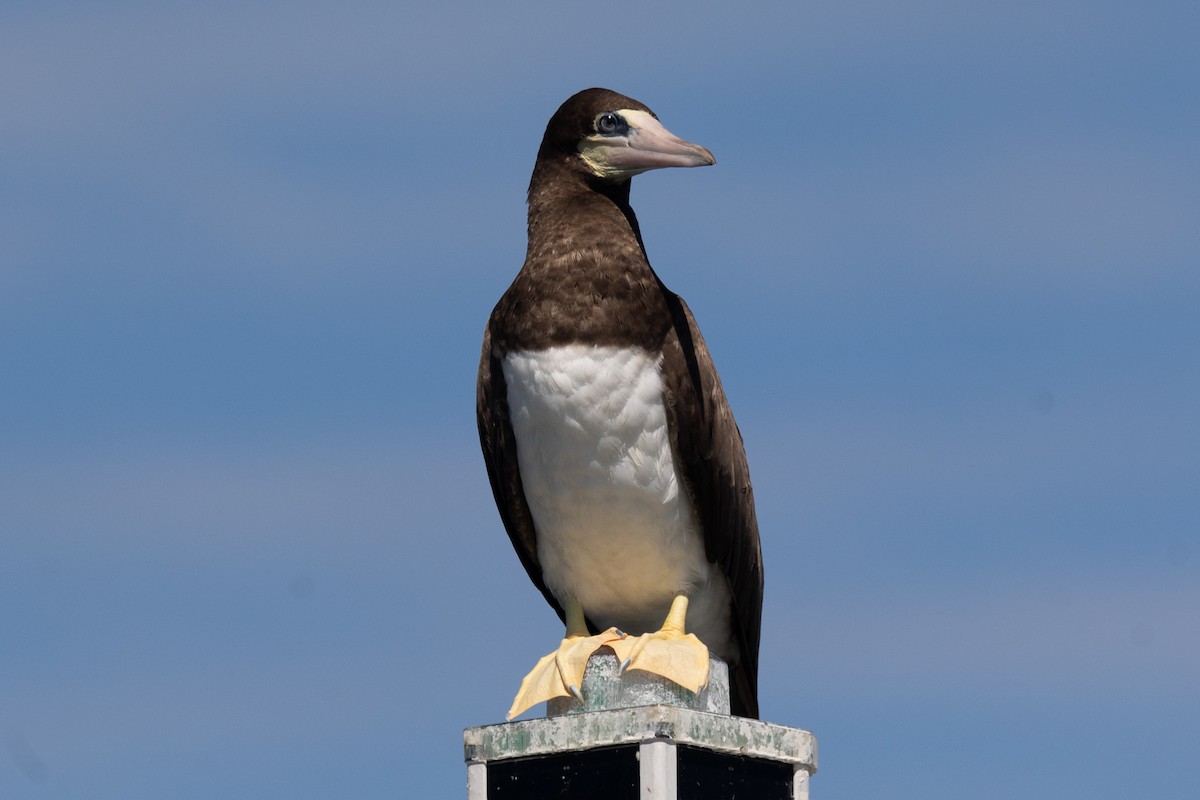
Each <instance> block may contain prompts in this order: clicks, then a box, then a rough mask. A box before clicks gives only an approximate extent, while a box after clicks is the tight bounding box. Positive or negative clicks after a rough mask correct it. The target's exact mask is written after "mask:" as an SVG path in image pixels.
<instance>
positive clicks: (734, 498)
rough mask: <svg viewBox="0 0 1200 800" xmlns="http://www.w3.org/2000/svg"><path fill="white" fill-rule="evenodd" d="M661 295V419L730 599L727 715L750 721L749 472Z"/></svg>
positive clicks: (753, 674)
mask: <svg viewBox="0 0 1200 800" xmlns="http://www.w3.org/2000/svg"><path fill="white" fill-rule="evenodd" d="M663 291H664V295H665V296H666V300H667V303H668V305H669V306H670V308H671V317H672V323H673V325H672V328H673V329H672V331H671V332H670V333H669V334H668V336H667V340H666V342H665V343H664V345H663V379H664V387H663V388H664V392H665V399H666V406H667V420H668V424H669V425H670V426H671V429H672V431H673V433H674V440H675V442H676V452H675V456H676V458H677V459H678V463H679V465H680V468H681V471H682V473H683V476H684V479H685V481H686V482H687V483H688V490H689V492H690V494H691V498H692V502H693V503H694V504H695V507H696V510H697V513H698V516H699V518H700V526H701V528H702V530H703V531H704V548H705V552H706V553H707V555H708V560H709V561H710V562H712V563H716V564H719V565H720V566H721V569H722V570H723V571H724V573H725V577H726V578H728V579H729V586H730V589H731V590H732V593H733V613H732V615H731V619H732V622H733V625H734V628H735V630H734V633H735V637H736V640H737V642H738V646H739V649H740V651H741V653H740V662H739V663H738V664H736V665H731V670H730V679H731V684H732V685H731V687H730V688H731V693H732V709H731V710H732V711H733V713H734V714H737V715H739V716H747V717H754V718H757V717H758V643H759V632H760V630H761V626H762V594H763V570H762V551H761V548H760V545H759V539H758V520H757V518H756V516H755V514H754V493H753V490H752V489H751V487H750V470H749V468H748V467H747V465H746V452H745V449H744V448H743V446H742V434H741V432H740V431H739V430H738V427H737V423H736V422H734V420H733V412H731V411H730V409H729V403H728V401H727V400H726V399H725V391H724V390H723V389H722V388H721V379H720V378H719V377H718V376H717V370H716V368H715V367H714V366H713V362H712V357H711V356H710V355H709V352H708V347H707V346H706V345H705V343H704V337H702V336H701V335H700V329H699V327H698V326H697V325H696V320H695V319H694V318H693V317H692V312H691V310H690V309H688V307H687V304H686V303H684V302H683V300H682V299H681V298H680V297H679V296H678V295H675V294H673V293H671V292H670V291H668V290H666V289H665V288H664V290H663Z"/></svg>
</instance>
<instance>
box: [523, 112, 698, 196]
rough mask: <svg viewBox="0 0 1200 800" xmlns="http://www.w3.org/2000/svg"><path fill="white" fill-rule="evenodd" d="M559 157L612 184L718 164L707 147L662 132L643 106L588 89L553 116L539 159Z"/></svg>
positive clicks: (662, 128)
mask: <svg viewBox="0 0 1200 800" xmlns="http://www.w3.org/2000/svg"><path fill="white" fill-rule="evenodd" d="M556 156H557V157H558V158H565V159H566V160H567V161H568V162H569V163H570V164H571V166H572V167H573V168H574V169H578V170H581V171H583V172H584V173H585V174H588V175H590V176H593V177H596V178H600V179H601V180H604V181H610V182H612V183H622V182H624V181H628V180H629V179H630V178H632V177H633V176H634V175H639V174H641V173H643V172H646V171H648V170H652V169H659V168H661V167H704V166H711V165H712V164H715V163H717V160H716V159H715V158H713V155H712V153H710V152H709V151H708V150H707V149H705V148H703V147H701V146H700V145H698V144H692V143H691V142H687V141H684V140H683V139H680V138H679V137H678V136H676V135H675V134H673V133H671V132H670V131H669V130H667V129H666V128H664V127H663V124H662V123H661V122H659V121H658V117H657V116H655V114H654V112H653V111H651V110H650V109H649V108H647V107H646V106H645V105H644V104H642V103H639V102H638V101H637V100H634V99H633V98H631V97H626V96H624V95H621V94H617V93H616V92H613V91H610V90H608V89H584V90H583V91H582V92H579V93H578V94H575V95H573V96H572V97H571V98H570V99H568V100H567V101H566V102H565V103H563V104H562V105H561V106H560V107H559V109H558V111H556V112H555V113H554V116H553V117H551V118H550V122H549V124H547V126H546V135H545V137H544V138H543V139H542V146H541V149H539V150H538V158H539V159H543V158H554V157H556Z"/></svg>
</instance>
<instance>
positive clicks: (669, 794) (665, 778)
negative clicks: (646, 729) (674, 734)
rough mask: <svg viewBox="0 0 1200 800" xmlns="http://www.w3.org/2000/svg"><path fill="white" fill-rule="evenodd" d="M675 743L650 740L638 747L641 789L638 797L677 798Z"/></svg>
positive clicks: (663, 740) (654, 799)
mask: <svg viewBox="0 0 1200 800" xmlns="http://www.w3.org/2000/svg"><path fill="white" fill-rule="evenodd" d="M676 755H677V754H676V749H675V743H674V742H672V741H670V740H668V739H651V740H649V741H645V742H642V743H641V745H640V746H639V747H638V762H639V763H638V771H639V773H640V777H641V789H640V790H639V793H638V796H639V797H644V798H652V800H676V798H677V797H678V796H679V786H678V779H677V774H678V769H677V766H676Z"/></svg>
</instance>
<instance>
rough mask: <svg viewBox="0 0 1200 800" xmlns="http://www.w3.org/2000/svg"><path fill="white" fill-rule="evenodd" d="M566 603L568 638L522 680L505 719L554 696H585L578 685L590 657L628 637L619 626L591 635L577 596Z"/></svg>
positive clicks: (581, 697)
mask: <svg viewBox="0 0 1200 800" xmlns="http://www.w3.org/2000/svg"><path fill="white" fill-rule="evenodd" d="M564 606H565V610H566V613H567V635H566V638H565V639H563V640H562V644H560V645H559V646H558V649H557V650H555V651H554V652H553V653H550V654H549V655H546V656H543V657H542V659H541V660H540V661H538V663H537V666H535V667H534V668H533V669H532V670H531V671H530V672H529V674H528V675H526V676H525V679H524V680H523V681H521V688H520V689H518V690H517V696H516V697H515V698H514V699H513V702H512V707H511V708H509V709H508V715H507V716H506V719H510V720H511V719H512V718H513V717H516V716H519V715H520V714H523V713H525V712H526V711H528V710H529V709H530V708H533V707H534V706H535V705H537V704H538V703H544V702H546V701H547V700H551V699H553V698H555V697H569V696H574V697H576V698H579V699H580V700H582V699H583V696H582V695H581V694H580V693H579V687H580V686H581V685H582V684H583V673H584V671H585V670H586V669H587V663H588V659H590V658H591V657H592V654H593V653H595V652H596V651H597V650H599V649H600V648H601V647H604V646H605V645H610V646H611V645H612V644H613V643H614V642H619V641H620V640H622V639H624V638H625V634H623V633H621V632H620V631H619V630H617V629H616V628H609V629H608V630H606V631H604V632H603V633H598V634H596V635H595V636H588V635H587V622H585V621H584V618H583V607H582V606H580V605H579V603H578V602H577V601H575V600H568V601H567V602H566V603H564Z"/></svg>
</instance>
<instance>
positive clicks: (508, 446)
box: [476, 88, 763, 719]
mask: <svg viewBox="0 0 1200 800" xmlns="http://www.w3.org/2000/svg"><path fill="white" fill-rule="evenodd" d="M715 163H716V159H715V158H713V155H712V153H710V152H709V151H708V150H707V149H705V148H703V147H701V146H699V145H697V144H693V143H691V142H688V141H685V140H683V139H681V138H679V137H677V136H675V135H674V134H672V133H671V132H670V131H668V130H667V129H666V128H665V127H664V126H663V124H662V123H661V122H660V121H659V119H658V117H657V115H655V113H654V112H653V111H651V110H650V108H648V107H647V106H646V105H644V104H643V103H641V102H639V101H637V100H634V99H632V98H630V97H626V96H624V95H621V94H618V93H617V92H614V91H612V90H609V89H600V88H592V89H585V90H583V91H581V92H578V93H576V94H575V95H573V96H571V97H570V98H569V99H567V100H566V101H565V102H564V103H563V104H562V105H561V106H560V107H559V108H558V110H557V111H556V112H555V113H554V114H553V115H552V116H551V117H550V120H549V122H548V124H547V126H546V130H545V134H544V136H543V138H542V142H541V146H540V147H539V148H538V152H537V158H536V161H535V164H534V168H533V175H532V177H531V179H530V183H529V191H528V245H527V249H526V256H525V262H524V264H523V265H522V267H521V269H520V271H519V272H518V274H517V276H516V278H515V279H514V280H513V282H512V284H511V285H510V286H509V287H508V289H507V290H506V291H505V292H504V293H503V295H502V296H501V298H500V300H499V302H497V304H496V306H495V308H494V309H493V311H492V313H491V315H490V317H489V318H488V322H487V325H486V327H485V331H484V336H483V345H482V350H481V353H480V363H479V373H478V382H477V392H476V417H477V423H478V428H479V437H480V444H481V446H482V449H483V456H484V461H485V463H486V466H487V472H488V477H489V481H490V483H491V488H492V493H493V495H494V498H495V501H496V506H497V508H498V510H499V513H500V517H501V520H502V521H503V524H504V527H505V529H506V530H507V532H508V536H509V538H510V539H511V540H512V544H513V547H514V549H515V550H516V552H517V555H518V557H519V559H520V561H521V564H522V565H523V566H524V568H525V570H526V572H527V573H528V575H529V578H530V579H531V580H532V581H533V583H534V585H535V586H537V588H538V589H539V590H540V591H541V593H542V595H543V596H544V597H545V599H546V600H547V602H548V603H549V604H550V605H551V606H552V607H553V608H554V610H555V611H556V612H557V614H558V615H559V618H560V619H562V620H563V621H564V622H565V623H566V635H565V637H564V638H563V640H562V642H561V644H560V646H559V648H558V649H557V650H556V651H554V652H552V653H550V654H549V655H547V656H546V657H545V658H543V659H542V660H541V661H539V662H538V665H537V666H536V667H535V668H534V670H533V671H531V672H530V674H529V675H528V676H527V677H526V678H525V680H524V681H523V682H522V686H521V689H520V691H519V692H518V694H517V697H516V698H515V700H514V702H513V705H512V708H511V709H510V711H509V714H508V718H509V719H512V718H513V717H514V716H518V715H520V714H521V713H523V712H524V711H525V710H527V709H528V708H531V707H532V706H533V705H535V704H536V703H538V702H541V701H544V700H548V699H550V698H552V697H565V696H569V695H574V696H576V697H579V698H582V696H581V694H580V689H579V687H580V686H581V685H582V678H583V672H584V669H585V667H586V663H587V660H588V658H589V657H590V656H591V655H592V653H594V652H595V651H596V650H597V649H599V648H601V647H605V646H607V647H610V648H612V649H613V651H614V652H615V653H616V654H617V656H618V657H619V658H620V659H621V664H622V669H642V670H646V671H649V672H655V673H658V674H660V675H663V676H664V677H666V678H668V679H670V680H672V681H674V682H676V683H678V684H680V685H682V686H684V687H685V688H688V689H689V690H691V691H693V692H695V691H699V690H700V689H701V688H702V687H703V686H704V685H705V684H706V683H707V680H708V670H709V663H710V661H709V651H710V650H711V652H712V654H713V655H716V656H717V657H718V658H720V659H722V660H724V661H725V662H727V663H728V665H729V670H730V711H731V713H732V714H734V715H737V716H743V717H750V718H755V719H757V718H758V715H759V705H758V680H757V676H758V651H759V639H760V629H761V620H762V595H763V569H762V551H761V545H760V541H759V533H758V522H757V517H756V515H755V510H754V495H753V490H752V487H751V484H750V473H749V468H748V466H747V463H746V454H745V448H744V445H743V440H742V435H741V432H740V431H739V429H738V426H737V424H736V422H735V421H734V418H733V414H732V412H731V410H730V407H729V403H728V401H727V399H726V396H725V391H724V389H723V388H722V385H721V380H720V378H719V376H718V375H717V371H716V368H715V366H714V365H713V360H712V357H711V355H710V353H709V350H708V346H707V345H706V344H705V341H704V338H703V336H701V334H700V329H699V327H698V326H697V324H696V320H695V318H694V317H693V315H692V312H691V310H690V309H689V308H688V306H687V304H686V303H684V301H683V300H682V299H681V298H680V297H679V296H678V295H676V294H675V293H674V292H672V291H671V290H669V289H668V288H667V287H666V285H665V284H664V283H663V281H662V280H661V279H660V278H659V276H658V274H657V273H656V272H655V271H654V269H653V268H652V267H651V266H650V261H649V259H648V257H647V254H646V247H645V244H644V242H643V239H642V233H641V230H640V228H639V226H638V220H637V217H636V216H635V215H634V212H633V208H632V207H631V206H630V204H629V197H630V184H631V179H632V178H633V177H634V176H636V175H639V174H641V173H643V172H647V171H649V170H654V169H660V168H666V167H696V166H711V165H714V164H715Z"/></svg>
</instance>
